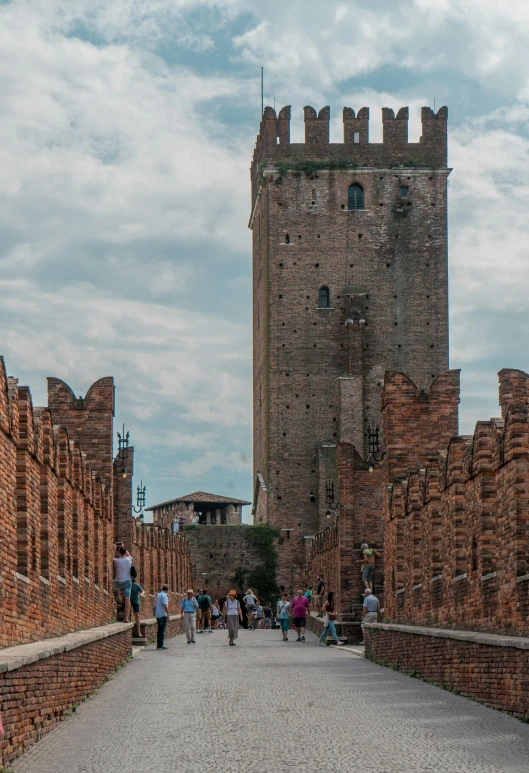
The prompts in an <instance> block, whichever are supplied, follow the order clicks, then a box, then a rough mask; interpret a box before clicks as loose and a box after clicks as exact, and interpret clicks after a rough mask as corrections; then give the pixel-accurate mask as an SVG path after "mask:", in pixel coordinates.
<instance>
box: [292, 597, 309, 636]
mask: <svg viewBox="0 0 529 773" xmlns="http://www.w3.org/2000/svg"><path fill="white" fill-rule="evenodd" d="M309 608H310V601H309V600H308V598H307V597H306V596H304V595H303V589H302V588H299V590H298V591H297V593H296V595H295V596H294V598H293V599H292V616H293V618H294V626H295V628H296V632H297V634H298V638H297V639H296V641H305V626H306V625H307V614H308V611H309Z"/></svg>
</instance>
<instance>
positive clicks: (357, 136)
mask: <svg viewBox="0 0 529 773" xmlns="http://www.w3.org/2000/svg"><path fill="white" fill-rule="evenodd" d="M353 142H354V144H355V145H358V143H359V142H360V132H355V133H354V134H353Z"/></svg>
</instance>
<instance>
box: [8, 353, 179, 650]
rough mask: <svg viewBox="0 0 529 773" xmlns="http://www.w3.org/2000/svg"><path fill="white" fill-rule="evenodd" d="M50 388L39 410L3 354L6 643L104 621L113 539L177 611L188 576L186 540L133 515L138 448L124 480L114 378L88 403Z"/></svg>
mask: <svg viewBox="0 0 529 773" xmlns="http://www.w3.org/2000/svg"><path fill="white" fill-rule="evenodd" d="M48 386H49V390H50V392H49V401H50V405H51V406H52V410H50V408H49V407H48V408H35V409H34V408H33V405H32V400H31V394H30V391H29V389H28V387H23V386H19V385H18V382H17V380H16V379H13V378H9V379H8V378H7V376H6V371H5V365H4V362H3V360H1V362H0V507H1V508H2V518H1V519H0V604H1V608H2V626H1V627H0V647H6V646H11V645H14V644H21V643H23V642H28V641H36V640H38V639H42V638H49V637H53V636H60V635H61V634H64V633H67V632H70V631H76V630H80V629H84V628H91V627H93V626H98V625H102V624H104V623H108V622H109V621H110V620H111V619H112V618H113V617H114V616H115V606H114V599H113V596H112V558H113V556H114V544H113V543H114V540H115V539H116V538H119V539H123V541H124V542H125V543H126V544H127V546H128V547H129V548H132V550H131V552H132V555H133V560H134V561H135V562H137V563H138V564H142V565H144V566H148V567H149V569H148V572H145V573H144V578H145V579H144V582H145V586H144V587H145V588H146V590H147V591H148V594H149V596H150V595H151V593H152V594H154V593H156V592H157V591H158V590H159V586H160V585H161V584H162V583H163V582H167V583H168V584H169V585H170V588H171V594H172V595H171V599H172V604H173V607H174V608H176V607H175V605H176V603H177V601H178V600H179V595H178V594H179V593H181V591H182V588H183V587H184V586H185V585H187V584H188V583H189V581H190V577H191V566H190V558H189V547H188V545H187V542H186V540H185V539H184V538H183V537H180V538H176V537H174V536H173V535H172V534H170V533H169V532H168V530H166V529H165V530H164V529H153V530H151V531H150V530H149V527H147V526H140V525H139V524H136V525H135V522H134V520H133V518H132V513H131V503H132V464H133V449H132V448H129V449H128V450H127V454H128V456H127V464H129V465H130V469H129V470H128V474H127V478H123V477H122V476H121V474H120V472H119V470H120V469H121V468H122V466H123V464H122V463H121V462H119V463H118V464H116V465H113V462H112V417H113V412H114V387H113V382H112V379H108V378H107V379H100V380H99V381H97V382H96V383H95V384H94V385H93V386H92V387H91V388H90V389H89V390H88V393H87V395H86V397H85V398H84V399H83V398H76V397H75V396H74V394H73V393H72V391H71V389H70V388H69V387H68V386H67V385H66V384H64V382H62V381H60V380H59V379H49V380H48ZM109 454H110V456H109ZM118 468H119V469H118ZM117 535H120V536H119V537H118V536H117ZM142 579H143V578H142ZM145 603H146V604H147V608H146V615H145V616H146V617H151V615H152V610H151V609H150V607H151V606H152V605H151V604H150V602H147V601H146V602H145Z"/></svg>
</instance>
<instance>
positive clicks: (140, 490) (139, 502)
mask: <svg viewBox="0 0 529 773" xmlns="http://www.w3.org/2000/svg"><path fill="white" fill-rule="evenodd" d="M145 491H146V487H145V486H144V485H143V480H142V481H141V482H140V485H139V486H137V487H136V506H135V507H134V505H133V506H132V509H133V510H134V512H135V513H139V514H140V519H141V520H143V508H144V507H145Z"/></svg>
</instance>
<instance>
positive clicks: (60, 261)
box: [0, 0, 529, 499]
mask: <svg viewBox="0 0 529 773" xmlns="http://www.w3.org/2000/svg"><path fill="white" fill-rule="evenodd" d="M528 31H529V5H528V4H527V3H521V2H516V1H515V0H505V2H503V3H501V4H498V3H493V2H492V0H479V1H478V0H466V1H465V3H462V2H460V0H435V2H433V0H396V2H394V3H389V2H387V0H372V2H371V4H370V5H369V6H366V4H365V2H364V0H362V2H360V0H351V1H350V2H347V3H346V2H343V0H342V2H334V1H333V0H331V1H330V2H327V3H321V2H316V0H305V1H304V2H301V0H292V2H290V3H284V2H279V0H270V1H269V2H268V3H266V4H256V3H255V2H250V0H90V1H89V0H77V1H76V2H75V3H71V2H69V3H67V2H65V0H14V1H13V2H11V3H9V4H0V98H1V100H2V115H1V116H0V132H1V135H2V143H1V144H0V165H1V168H2V175H1V176H0V246H1V251H0V281H1V284H0V318H1V320H2V329H3V342H2V343H3V346H2V350H3V353H4V354H5V355H6V359H7V364H8V367H9V370H10V372H11V373H13V374H14V375H20V376H21V377H22V378H23V379H27V381H29V383H30V385H31V386H32V389H33V392H34V394H35V396H36V398H38V399H36V402H41V403H42V402H44V399H45V396H44V394H43V386H42V384H43V376H44V375H48V374H52V375H57V376H59V377H62V378H64V379H65V380H67V381H69V382H71V384H72V386H73V388H74V389H75V390H76V391H77V392H84V391H85V390H86V388H87V386H88V385H89V383H90V382H91V380H93V379H95V378H99V377H100V376H101V375H106V374H113V375H114V376H115V377H116V383H117V386H118V391H117V399H118V416H119V417H120V418H124V419H125V420H126V421H127V423H128V425H130V428H131V430H132V432H133V438H135V440H134V442H135V443H136V446H137V459H138V465H139V466H138V469H141V470H142V472H143V471H145V472H146V473H147V472H148V475H149V478H150V480H151V481H154V483H152V484H151V483H149V484H148V485H150V486H151V488H150V496H151V497H154V498H155V499H163V498H168V496H170V495H171V493H170V490H169V489H170V488H171V487H174V486H179V485H180V483H181V482H183V480H184V479H185V481H186V483H189V485H190V486H191V487H192V488H201V487H202V488H204V487H206V488H208V487H209V488H214V489H215V488H220V486H221V485H222V486H224V485H226V486H227V487H231V486H233V485H239V484H241V482H242V485H244V486H247V487H248V489H251V477H250V475H249V465H248V460H247V458H246V457H247V456H248V454H249V451H248V449H249V446H250V407H251V406H250V400H251V397H250V389H251V383H250V360H251V357H250V333H251V331H250V324H251V323H250V304H249V298H248V294H249V291H250V280H249V274H250V265H249V255H250V250H251V245H250V237H249V233H248V231H247V229H246V223H247V214H248V166H249V162H250V157H251V152H252V148H253V142H254V137H255V132H256V129H257V117H256V120H255V121H253V119H249V118H248V116H249V114H250V110H249V105H250V104H253V103H254V102H255V103H256V104H258V88H259V87H258V78H257V77H254V75H255V74H258V68H259V67H260V65H261V64H264V66H265V70H266V81H265V83H266V94H267V97H268V98H269V99H270V101H271V99H272V98H273V95H274V93H276V95H277V102H278V104H280V105H282V104H284V103H292V104H293V108H294V111H293V137H294V139H298V138H301V136H302V132H303V124H302V106H303V105H304V104H307V103H309V104H314V106H315V107H317V108H319V107H321V106H323V105H325V104H329V103H330V104H331V105H333V110H332V127H331V134H332V138H333V139H334V140H336V141H339V139H340V138H341V116H340V111H339V110H336V107H337V106H339V107H341V106H342V105H344V104H347V105H351V106H352V107H354V108H355V109H358V108H359V107H361V106H363V105H367V106H368V107H370V108H371V114H372V121H371V124H372V126H371V137H372V139H373V140H374V141H377V140H379V139H380V136H381V121H380V117H379V108H380V107H382V106H385V105H388V106H391V107H394V108H398V107H400V106H401V105H405V104H407V105H409V106H410V119H411V120H410V139H411V140H416V139H417V138H418V136H419V134H420V123H419V107H420V106H421V105H422V104H427V103H428V102H430V101H431V96H430V95H432V96H433V94H435V93H437V94H438V95H439V91H436V90H435V89H437V88H438V87H439V88H440V91H441V92H443V93H445V92H446V91H447V90H450V89H451V92H450V93H452V94H454V95H455V98H456V109H455V110H454V113H455V114H456V120H455V122H454V125H453V126H452V128H451V130H450V159H451V163H452V164H453V166H454V173H453V175H452V177H451V183H450V207H451V209H450V234H451V245H450V247H451V251H450V257H451V302H452V355H453V361H454V364H459V363H463V364H464V366H465V372H466V374H468V376H467V375H465V380H464V382H463V384H464V392H465V395H466V396H467V397H466V401H467V402H469V404H471V405H473V406H474V408H471V409H470V413H469V414H468V415H470V414H472V418H474V414H473V413H472V411H474V409H476V410H477V409H478V408H479V410H481V409H483V410H484V409H485V408H484V406H485V402H484V401H485V398H484V395H483V389H482V386H480V385H482V384H484V383H485V384H492V383H494V382H495V377H494V370H495V369H497V367H499V366H500V365H511V364H514V365H515V366H518V367H524V363H523V361H519V360H517V356H518V355H517V352H518V351H519V352H522V351H523V350H524V347H525V338H526V327H527V325H526V324H525V326H524V320H526V319H527V311H528V302H527V297H529V286H528V279H527V276H528V272H527V265H528V257H529V256H528V254H527V253H528V250H527V247H526V245H527V242H528V239H527V237H528V234H529V222H528V216H527V206H526V202H527V200H528V194H529V190H528V183H527V180H528V179H529V175H528V173H529V168H528V165H529V161H528V158H529V145H528V139H527V133H526V129H525V126H526V124H527V118H528V116H529V108H528V107H527V105H526V104H524V102H523V100H524V99H528V98H529V85H528V84H529V81H528V79H527V74H526V72H525V70H524V68H523V67H520V61H524V58H525V53H526V40H527V32H528ZM2 73H3V74H4V75H2ZM380 73H386V74H387V75H384V76H382V75H381V74H380ZM395 73H398V77H394V74H395ZM407 75H408V76H409V77H406V76H407ZM368 76H369V79H368ZM386 81H387V82H386ZM381 84H383V85H381ZM467 92H470V96H468V97H467V96H466V95H467ZM482 94H486V100H485V101H486V106H485V107H481V103H479V104H478V102H479V100H478V102H476V99H477V97H476V95H478V96H481V95H482ZM463 95H465V96H464V97H463ZM473 100H474V101H473ZM479 114H481V117H480V118H476V115H479ZM241 116H242V118H241ZM241 299H242V300H243V303H242V308H241ZM523 356H524V355H523V354H520V355H519V357H520V360H523ZM506 357H508V358H510V359H509V361H505V358H506ZM486 391H489V390H488V389H487V390H486ZM493 392H494V390H493ZM495 398H496V395H495V393H494V394H492V399H493V400H494V401H495ZM487 410H488V409H487ZM494 412H495V410H494V408H493V407H492V408H491V409H490V415H492V413H494ZM475 418H477V416H476V417H475ZM204 480H207V481H210V480H213V481H217V484H218V485H217V484H215V483H211V485H206V484H205V483H204ZM234 481H237V484H234ZM153 486H154V487H155V489H154V491H153ZM156 486H161V487H162V488H163V493H161V495H160V496H159V497H158V496H156V494H155V491H156ZM166 492H167V494H168V496H165V493H166ZM233 493H234V494H235V495H237V492H236V491H234V492H233ZM249 494H250V491H249V490H247V492H246V493H244V492H239V495H241V496H248V495H249Z"/></svg>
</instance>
